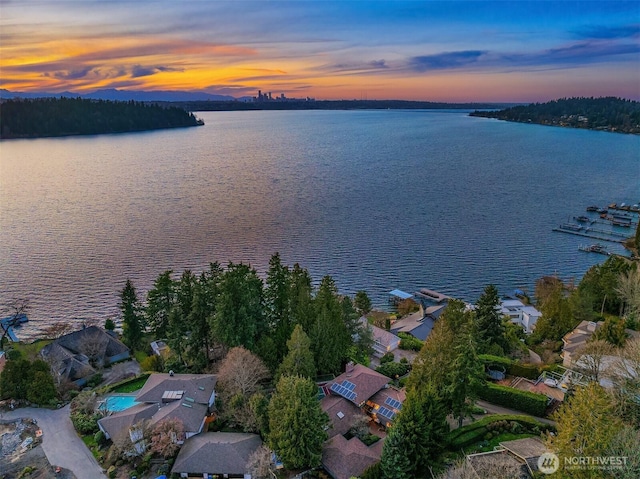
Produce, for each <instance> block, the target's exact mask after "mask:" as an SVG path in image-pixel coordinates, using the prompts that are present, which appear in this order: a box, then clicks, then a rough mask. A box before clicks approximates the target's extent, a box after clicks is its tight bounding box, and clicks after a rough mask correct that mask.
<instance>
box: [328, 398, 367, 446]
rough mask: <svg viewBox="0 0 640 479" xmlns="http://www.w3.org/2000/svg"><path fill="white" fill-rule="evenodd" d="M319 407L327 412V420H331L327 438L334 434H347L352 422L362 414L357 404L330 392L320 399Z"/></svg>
mask: <svg viewBox="0 0 640 479" xmlns="http://www.w3.org/2000/svg"><path fill="white" fill-rule="evenodd" d="M320 407H321V408H322V410H323V411H324V412H326V413H327V416H329V421H331V427H330V428H329V429H328V430H327V434H329V438H332V437H333V436H335V435H345V434H347V433H348V432H349V430H350V429H351V427H352V426H353V424H354V422H355V421H356V420H357V419H358V418H359V417H362V416H364V414H363V413H362V410H361V409H360V408H359V407H358V406H356V405H355V404H353V403H352V402H350V401H348V400H347V399H345V398H343V397H342V396H334V395H331V394H330V395H329V396H325V397H323V398H322V399H321V400H320ZM365 417H366V416H365Z"/></svg>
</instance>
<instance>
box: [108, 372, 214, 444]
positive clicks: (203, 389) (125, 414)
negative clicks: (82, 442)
mask: <svg viewBox="0 0 640 479" xmlns="http://www.w3.org/2000/svg"><path fill="white" fill-rule="evenodd" d="M216 381H217V377H216V376H215V375H212V374H173V373H169V374H152V375H151V376H149V379H147V382H146V383H145V384H144V386H143V387H142V389H140V391H139V392H138V394H137V395H136V402H138V403H140V404H137V405H135V406H133V407H131V408H129V409H125V410H124V411H119V412H114V413H112V414H110V415H109V416H106V417H104V418H102V419H100V420H99V421H98V427H99V428H100V430H101V431H102V432H103V433H104V434H105V436H106V437H107V439H112V440H113V441H114V442H115V441H119V440H122V438H126V437H127V435H128V436H129V438H130V439H131V441H132V443H134V444H136V443H138V441H139V439H141V437H140V433H139V431H140V430H141V427H140V424H141V423H143V424H144V426H147V427H153V425H155V424H157V423H158V422H160V421H162V420H165V419H176V420H179V421H180V422H182V424H183V426H184V431H185V438H186V439H188V438H190V437H192V436H195V435H196V434H199V433H201V432H202V431H203V429H204V426H205V423H206V418H207V416H208V414H209V413H210V411H211V408H212V406H213V404H214V402H215V385H216ZM139 449H142V450H144V444H142V446H141V447H136V450H138V452H139V453H140V452H141V451H140V450H139Z"/></svg>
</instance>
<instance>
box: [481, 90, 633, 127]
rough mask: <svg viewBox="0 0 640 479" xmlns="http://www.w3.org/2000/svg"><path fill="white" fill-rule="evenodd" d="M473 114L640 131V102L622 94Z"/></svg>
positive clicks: (527, 121) (530, 121)
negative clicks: (624, 97)
mask: <svg viewBox="0 0 640 479" xmlns="http://www.w3.org/2000/svg"><path fill="white" fill-rule="evenodd" d="M470 116H480V117H484V118H497V119H498V120H506V121H516V122H520V123H536V124H539V125H551V126H564V127H569V128H584V129H588V130H604V131H612V132H619V133H633V134H640V102H637V101H632V100H625V99H622V98H615V97H605V98H593V97H591V98H561V99H559V100H553V101H549V102H547V103H532V104H530V105H520V106H514V107H511V108H507V109H504V110H499V111H479V110H476V111H474V112H473V113H471V114H470Z"/></svg>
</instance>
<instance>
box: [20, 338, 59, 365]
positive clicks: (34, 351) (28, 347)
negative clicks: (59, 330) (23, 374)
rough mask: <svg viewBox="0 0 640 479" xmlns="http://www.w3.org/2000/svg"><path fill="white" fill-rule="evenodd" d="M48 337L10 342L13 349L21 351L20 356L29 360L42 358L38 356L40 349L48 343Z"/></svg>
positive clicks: (49, 341)
mask: <svg viewBox="0 0 640 479" xmlns="http://www.w3.org/2000/svg"><path fill="white" fill-rule="evenodd" d="M50 343H51V340H50V339H40V340H38V341H35V342H33V343H29V344H27V343H11V345H12V347H13V349H16V350H18V351H20V352H21V353H22V357H23V358H24V359H28V360H29V361H33V360H34V359H42V358H41V357H40V351H41V350H42V348H44V347H45V346H46V345H47V344H50Z"/></svg>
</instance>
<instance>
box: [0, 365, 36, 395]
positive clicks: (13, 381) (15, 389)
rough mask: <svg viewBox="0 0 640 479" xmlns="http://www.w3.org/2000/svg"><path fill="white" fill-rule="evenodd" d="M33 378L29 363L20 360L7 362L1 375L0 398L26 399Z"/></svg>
mask: <svg viewBox="0 0 640 479" xmlns="http://www.w3.org/2000/svg"><path fill="white" fill-rule="evenodd" d="M31 377H32V371H31V363H29V361H27V360H26V359H20V358H18V359H12V360H9V361H7V363H6V364H5V366H4V369H3V371H2V374H0V398H2V399H9V398H11V399H15V400H18V399H26V397H27V391H28V389H29V384H30V382H31Z"/></svg>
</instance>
